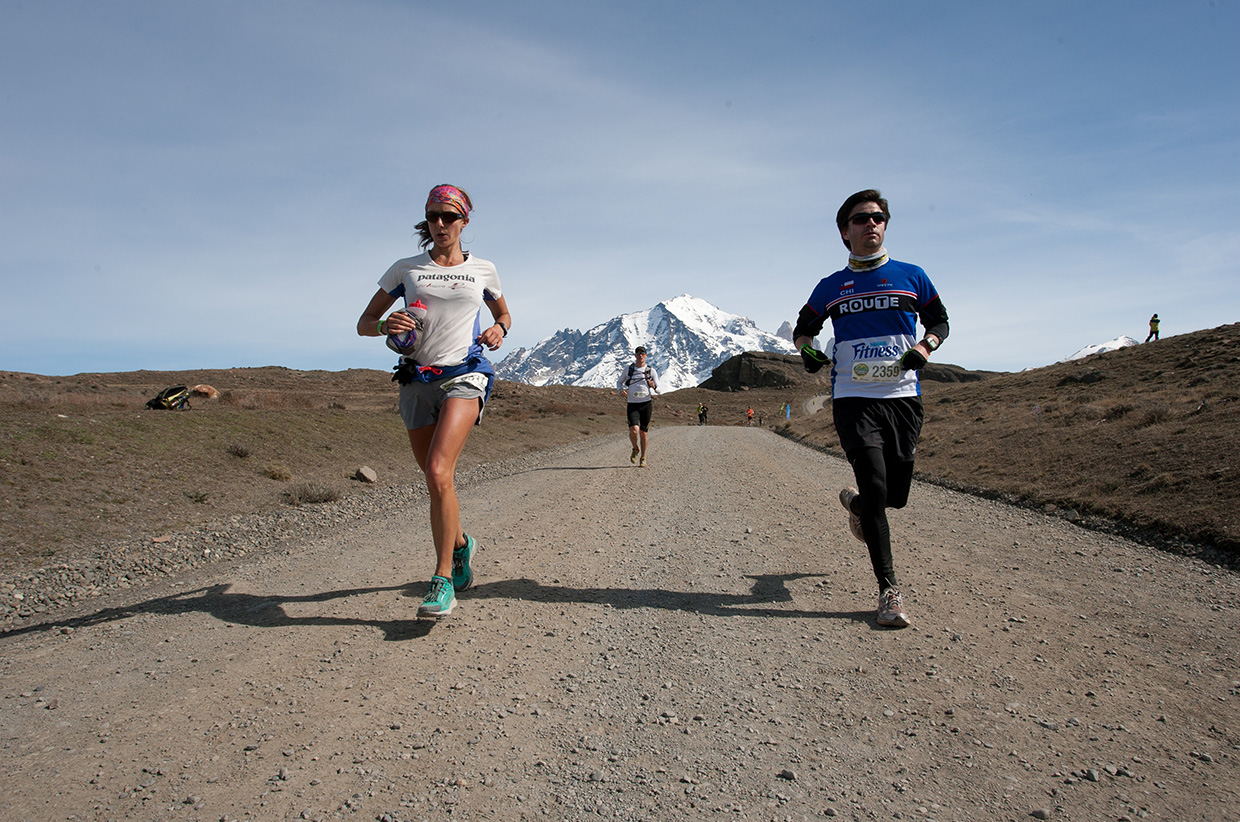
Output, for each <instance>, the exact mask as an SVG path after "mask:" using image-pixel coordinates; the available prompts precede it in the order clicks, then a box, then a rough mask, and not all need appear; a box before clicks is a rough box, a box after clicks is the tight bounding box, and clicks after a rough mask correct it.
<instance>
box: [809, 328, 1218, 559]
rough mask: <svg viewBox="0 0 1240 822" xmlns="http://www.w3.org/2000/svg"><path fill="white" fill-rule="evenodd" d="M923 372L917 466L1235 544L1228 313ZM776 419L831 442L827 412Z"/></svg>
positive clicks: (1053, 504)
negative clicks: (982, 366) (983, 374)
mask: <svg viewBox="0 0 1240 822" xmlns="http://www.w3.org/2000/svg"><path fill="white" fill-rule="evenodd" d="M947 351H948V349H946V348H945V349H944V353H947ZM924 385H925V389H924V390H925V395H926V397H925V401H926V424H925V428H924V431H923V434H922V441H921V447H920V450H919V452H918V461H917V465H918V469H919V473H920V475H921V476H922V477H923V478H925V479H932V480H934V481H938V482H942V483H944V484H947V485H950V486H952V487H957V488H962V489H967V490H971V491H974V492H980V493H983V494H986V495H990V496H999V497H1002V498H1005V499H1009V500H1012V501H1017V502H1021V503H1025V504H1031V505H1036V506H1039V507H1045V508H1047V509H1048V510H1052V511H1055V510H1057V511H1059V512H1060V513H1062V514H1063V515H1065V516H1068V517H1069V518H1078V517H1090V516H1093V517H1104V518H1108V519H1111V520H1115V521H1117V522H1119V523H1121V524H1125V525H1128V526H1131V527H1132V528H1134V529H1136V530H1137V531H1140V532H1145V535H1146V536H1147V537H1149V536H1150V535H1151V534H1157V535H1162V536H1163V537H1165V538H1170V539H1171V540H1172V541H1173V542H1174V541H1175V540H1190V541H1193V542H1203V543H1207V544H1214V545H1216V546H1218V547H1221V548H1225V549H1227V550H1229V551H1230V552H1232V553H1233V554H1234V553H1235V552H1236V551H1237V549H1238V548H1240V467H1238V465H1237V461H1236V456H1235V455H1236V454H1237V453H1240V424H1238V423H1237V417H1236V414H1238V413H1240V402H1237V400H1240V324H1233V325H1226V326H1221V327H1219V328H1213V329H1209V330H1206V331H1197V332H1194V333H1191V334H1183V335H1180V336H1176V337H1170V338H1166V339H1163V340H1161V341H1158V342H1153V343H1149V344H1144V345H1138V346H1132V347H1129V348H1124V349H1120V350H1118V351H1113V352H1109V353H1103V354H1095V355H1093V356H1090V357H1086V358H1084V359H1080V360H1074V361H1071V362H1066V363H1059V364H1056V365H1052V366H1047V367H1045V368H1037V369H1031V370H1028V371H1022V372H1020V373H1015V374H1000V375H995V376H992V377H990V378H989V379H986V380H983V381H980V382H972V383H939V382H929V381H927V382H925V384H924ZM788 433H789V434H790V435H791V436H793V437H796V438H800V439H803V440H805V441H807V442H810V443H812V444H815V445H819V446H824V447H828V448H830V447H831V446H833V445H834V446H838V439H837V438H836V436H835V431H834V427H833V426H832V425H831V420H830V416H829V415H827V414H821V415H816V416H813V417H808V418H801V419H797V420H794V421H793V422H792V424H791V425H790V426H788Z"/></svg>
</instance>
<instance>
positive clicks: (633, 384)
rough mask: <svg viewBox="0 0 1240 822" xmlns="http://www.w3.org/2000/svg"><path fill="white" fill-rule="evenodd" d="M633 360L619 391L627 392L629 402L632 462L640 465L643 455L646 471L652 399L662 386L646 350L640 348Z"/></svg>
mask: <svg viewBox="0 0 1240 822" xmlns="http://www.w3.org/2000/svg"><path fill="white" fill-rule="evenodd" d="M633 358H634V359H633V363H632V365H630V366H629V367H628V368H626V369H625V370H624V371H623V372H622V373H621V374H620V380H619V382H618V383H617V389H618V390H620V391H623V392H624V394H625V396H626V397H627V399H628V417H629V440H630V441H631V442H632V443H633V453H631V454H629V462H632V463H636V462H637V458H638V456H639V455H640V456H641V463H639V464H640V465H641V467H642V468H645V467H646V431H647V430H648V429H649V428H650V414H651V412H652V411H653V410H654V402H653V400H652V399H651V395H652V392H654V391H657V390H658V389H659V384H658V375H657V374H655V371H654V369H653V368H651V367H650V366H649V365H646V348H645V346H641V345H639V346H637V348H635V349H633Z"/></svg>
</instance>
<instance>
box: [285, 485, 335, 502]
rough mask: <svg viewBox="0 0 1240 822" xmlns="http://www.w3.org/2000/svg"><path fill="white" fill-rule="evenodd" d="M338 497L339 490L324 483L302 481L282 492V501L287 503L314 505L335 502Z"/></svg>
mask: <svg viewBox="0 0 1240 822" xmlns="http://www.w3.org/2000/svg"><path fill="white" fill-rule="evenodd" d="M338 499H340V492H339V491H338V490H336V489H335V488H329V487H327V486H326V485H318V484H316V483H313V482H303V483H299V484H297V485H294V486H293V487H291V488H289V489H288V490H286V491H285V492H284V501H285V502H287V503H288V504H289V505H315V504H319V503H324V502H335V501H336V500H338Z"/></svg>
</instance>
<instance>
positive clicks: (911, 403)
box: [831, 397, 923, 462]
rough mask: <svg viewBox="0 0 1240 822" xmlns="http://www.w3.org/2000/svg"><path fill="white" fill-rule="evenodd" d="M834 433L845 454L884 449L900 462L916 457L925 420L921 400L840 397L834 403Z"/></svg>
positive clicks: (909, 398) (912, 398) (918, 398)
mask: <svg viewBox="0 0 1240 822" xmlns="http://www.w3.org/2000/svg"><path fill="white" fill-rule="evenodd" d="M831 411H832V415H833V417H834V419H835V431H836V433H837V434H839V436H840V445H841V446H842V447H843V449H844V453H845V454H852V453H855V452H856V451H858V450H860V449H862V448H881V449H882V451H883V453H884V454H886V455H889V458H890V457H894V458H896V459H898V460H905V461H909V462H911V461H912V460H913V458H914V457H916V456H917V440H918V438H920V437H921V422H922V417H923V412H922V405H921V397H895V398H893V399H869V398H865V397H841V398H840V399H838V400H835V401H833V402H832V403H831Z"/></svg>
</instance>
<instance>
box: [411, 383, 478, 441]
mask: <svg viewBox="0 0 1240 822" xmlns="http://www.w3.org/2000/svg"><path fill="white" fill-rule="evenodd" d="M486 384H487V376H486V374H480V373H478V372H476V371H475V372H472V373H469V374H462V375H461V376H459V377H447V378H445V379H442V380H435V381H434V382H417V381H414V382H411V383H409V384H408V385H402V386H401V387H400V418H401V419H402V420H404V421H405V428H408V429H409V430H410V431H413V430H414V429H416V428H425V427H426V426H428V425H433V424H434V423H436V422H438V421H439V409H440V408H442V407H443V401H444V400H447V399H464V400H477V401H478V422H481V421H482V410H483V406H484V405H485V404H486V399H485V397H486Z"/></svg>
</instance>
